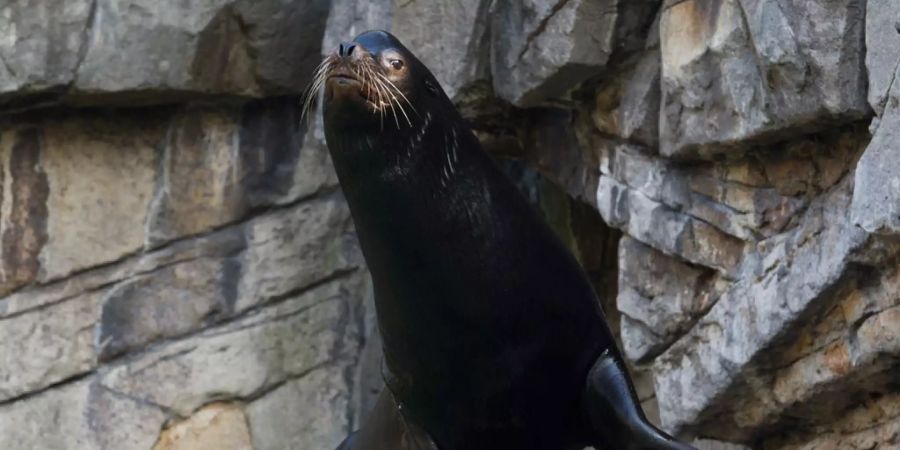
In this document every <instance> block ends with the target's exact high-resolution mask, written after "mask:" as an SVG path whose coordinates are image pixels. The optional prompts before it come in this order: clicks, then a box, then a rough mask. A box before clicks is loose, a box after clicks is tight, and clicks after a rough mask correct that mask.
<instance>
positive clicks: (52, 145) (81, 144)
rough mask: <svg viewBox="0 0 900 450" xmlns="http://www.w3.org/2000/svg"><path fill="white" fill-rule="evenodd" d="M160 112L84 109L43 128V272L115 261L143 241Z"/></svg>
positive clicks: (56, 273) (62, 272)
mask: <svg viewBox="0 0 900 450" xmlns="http://www.w3.org/2000/svg"><path fill="white" fill-rule="evenodd" d="M162 125H163V123H162V122H161V121H159V120H158V118H157V117H153V116H151V117H141V116H139V115H136V114H134V115H128V114H123V115H117V116H115V117H108V116H107V117H104V116H102V115H99V114H98V115H90V114H88V115H80V116H79V117H72V118H68V119H65V120H62V121H59V122H51V123H48V124H47V125H46V126H45V127H44V137H43V151H42V154H41V166H42V167H43V169H44V171H45V172H46V176H47V180H48V183H49V186H50V194H49V196H48V200H47V210H48V219H47V235H48V239H47V243H46V245H45V246H44V249H43V251H42V252H41V255H40V262H41V277H40V278H41V279H42V280H52V279H56V278H59V277H62V276H66V275H68V274H70V273H72V272H74V271H78V270H82V269H85V268H88V267H92V266H97V265H100V264H104V263H109V262H112V261H115V260H118V259H120V258H122V257H123V256H126V255H128V254H130V253H134V252H135V251H137V250H139V249H140V248H141V247H142V246H143V245H144V239H145V224H146V221H147V212H148V206H149V204H150V199H151V198H152V196H153V189H154V185H155V183H156V166H157V159H156V158H157V156H156V155H157V152H156V148H157V146H158V145H159V143H160V142H161V139H162V137H163V132H164V129H163V127H162Z"/></svg>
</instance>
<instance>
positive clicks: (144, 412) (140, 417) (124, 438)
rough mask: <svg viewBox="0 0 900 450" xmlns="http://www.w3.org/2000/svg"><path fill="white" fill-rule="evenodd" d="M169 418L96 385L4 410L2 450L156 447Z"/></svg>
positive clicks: (68, 388)
mask: <svg viewBox="0 0 900 450" xmlns="http://www.w3.org/2000/svg"><path fill="white" fill-rule="evenodd" d="M165 420H166V415H165V413H164V412H163V411H161V410H160V409H158V408H156V407H154V406H153V405H149V404H146V403H141V402H138V401H135V400H134V399H129V398H127V397H124V396H121V395H118V394H116V393H114V392H111V391H108V390H106V389H103V388H102V387H100V386H98V385H97V384H96V382H95V381H94V380H93V379H90V378H89V379H86V380H82V381H78V382H74V383H70V384H67V385H65V386H62V387H60V388H58V389H54V390H51V391H47V392H42V393H40V394H37V395H36V396H34V397H31V398H29V400H28V401H19V402H16V403H12V404H4V405H2V406H0V424H3V426H2V428H0V429H2V430H3V433H0V446H2V447H3V448H10V449H12V448H17V449H18V448H28V449H38V448H40V449H48V450H63V449H65V450H70V449H71V450H96V449H102V450H113V449H116V450H140V449H149V448H151V447H153V443H154V442H155V441H156V439H157V435H158V434H159V430H160V428H161V427H162V424H163V422H164V421H165Z"/></svg>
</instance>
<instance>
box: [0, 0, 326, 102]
mask: <svg viewBox="0 0 900 450" xmlns="http://www.w3.org/2000/svg"><path fill="white" fill-rule="evenodd" d="M328 8H329V2H328V1H326V0H307V1H303V0H297V1H280V0H271V1H270V0H266V1H246V0H236V1H233V0H203V1H201V2H192V3H183V2H177V1H170V0H167V1H154V0H128V1H114V0H96V1H87V0H84V1H75V2H66V4H65V6H64V7H63V9H62V10H57V4H56V3H55V2H48V1H44V0H19V1H15V2H12V3H9V4H7V5H5V6H4V7H3V10H2V14H0V24H4V25H5V26H4V27H3V29H5V30H9V32H8V33H5V35H4V40H5V42H6V43H7V45H3V46H2V50H0V51H2V52H3V53H0V55H2V58H0V60H2V61H3V63H2V64H0V98H6V99H7V101H6V102H4V103H10V102H15V103H13V104H17V103H21V102H22V101H29V100H30V99H28V100H26V99H21V98H18V97H23V96H27V95H32V96H33V97H34V99H37V100H43V101H44V102H46V101H54V102H58V101H65V102H73V103H76V104H83V103H110V102H113V103H117V104H122V105H126V104H133V102H141V103H161V102H165V103H170V102H178V101H180V100H179V98H184V97H185V96H186V95H188V96H189V95H193V96H209V95H227V96H239V97H260V96H265V95H273V94H284V93H289V92H293V93H298V92H300V91H301V90H302V89H303V87H304V85H305V84H306V82H307V81H308V80H309V76H310V74H311V70H310V69H311V67H314V66H315V64H317V63H318V58H319V52H320V48H321V47H320V46H321V42H322V41H321V36H322V34H323V32H324V28H325V19H326V17H327V13H328ZM43 18H47V19H46V20H44V19H43ZM298 24H302V26H298ZM35 96H36V97H35Z"/></svg>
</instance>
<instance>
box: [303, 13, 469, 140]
mask: <svg viewBox="0 0 900 450" xmlns="http://www.w3.org/2000/svg"><path fill="white" fill-rule="evenodd" d="M320 88H324V110H323V111H324V114H325V121H326V127H332V126H337V127H341V128H346V131H351V130H352V131H356V132H366V131H372V132H375V133H379V134H385V133H398V132H399V133H403V132H408V131H413V132H414V131H416V130H417V129H418V128H420V126H421V122H422V120H423V114H424V112H426V111H427V112H429V113H430V114H437V113H439V112H440V111H444V110H446V111H451V110H452V111H455V109H454V108H453V105H452V103H451V102H450V100H449V99H448V98H447V96H446V94H445V93H444V91H443V90H442V89H441V87H440V85H439V84H438V82H437V80H436V79H435V77H434V75H433V74H432V73H431V71H429V70H428V68H427V67H425V65H424V64H422V62H421V61H419V59H418V58H416V57H415V55H413V54H412V52H410V51H409V50H408V49H407V48H406V47H405V46H404V45H403V44H402V43H401V42H400V41H399V40H398V39H397V38H396V37H394V35H392V34H390V33H388V32H386V31H367V32H365V33H362V34H360V35H359V36H357V37H356V38H355V39H353V40H352V41H350V42H342V43H341V44H340V45H338V47H337V48H336V49H335V50H334V52H333V53H332V54H330V55H328V56H327V57H326V58H325V60H324V61H323V62H322V64H321V65H320V66H319V68H318V70H317V71H316V74H315V76H314V79H313V82H312V84H311V85H310V89H309V90H308V97H307V105H306V109H307V111H308V110H309V108H310V104H311V100H312V96H314V95H315V93H317V92H318V91H319V89H320Z"/></svg>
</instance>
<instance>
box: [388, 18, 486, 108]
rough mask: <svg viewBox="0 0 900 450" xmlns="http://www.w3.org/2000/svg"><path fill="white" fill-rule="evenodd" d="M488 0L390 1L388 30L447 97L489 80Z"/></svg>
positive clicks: (452, 96)
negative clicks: (455, 0) (428, 72)
mask: <svg viewBox="0 0 900 450" xmlns="http://www.w3.org/2000/svg"><path fill="white" fill-rule="evenodd" d="M491 3H493V1H492V0H466V1H463V2H454V3H443V2H427V1H405V0H395V1H394V8H393V12H394V16H393V26H392V28H391V29H392V31H393V32H394V34H395V35H396V36H397V37H398V38H399V39H400V40H401V41H402V42H403V43H404V45H406V46H407V47H409V48H414V49H416V50H415V51H416V55H417V56H419V59H421V60H422V62H423V63H425V65H426V66H428V68H429V69H430V70H431V71H432V73H434V75H435V76H436V77H437V79H438V81H439V82H440V83H441V86H443V88H444V91H445V92H446V93H447V95H448V96H449V97H450V98H455V97H456V96H457V93H458V92H460V90H463V89H465V88H467V87H470V86H471V85H472V84H474V83H475V82H478V81H487V80H488V79H489V78H490V65H489V61H488V59H489V57H490V40H489V34H488V26H489V22H490V17H491V16H490V15H489V14H488V12H489V9H490V7H491Z"/></svg>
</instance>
